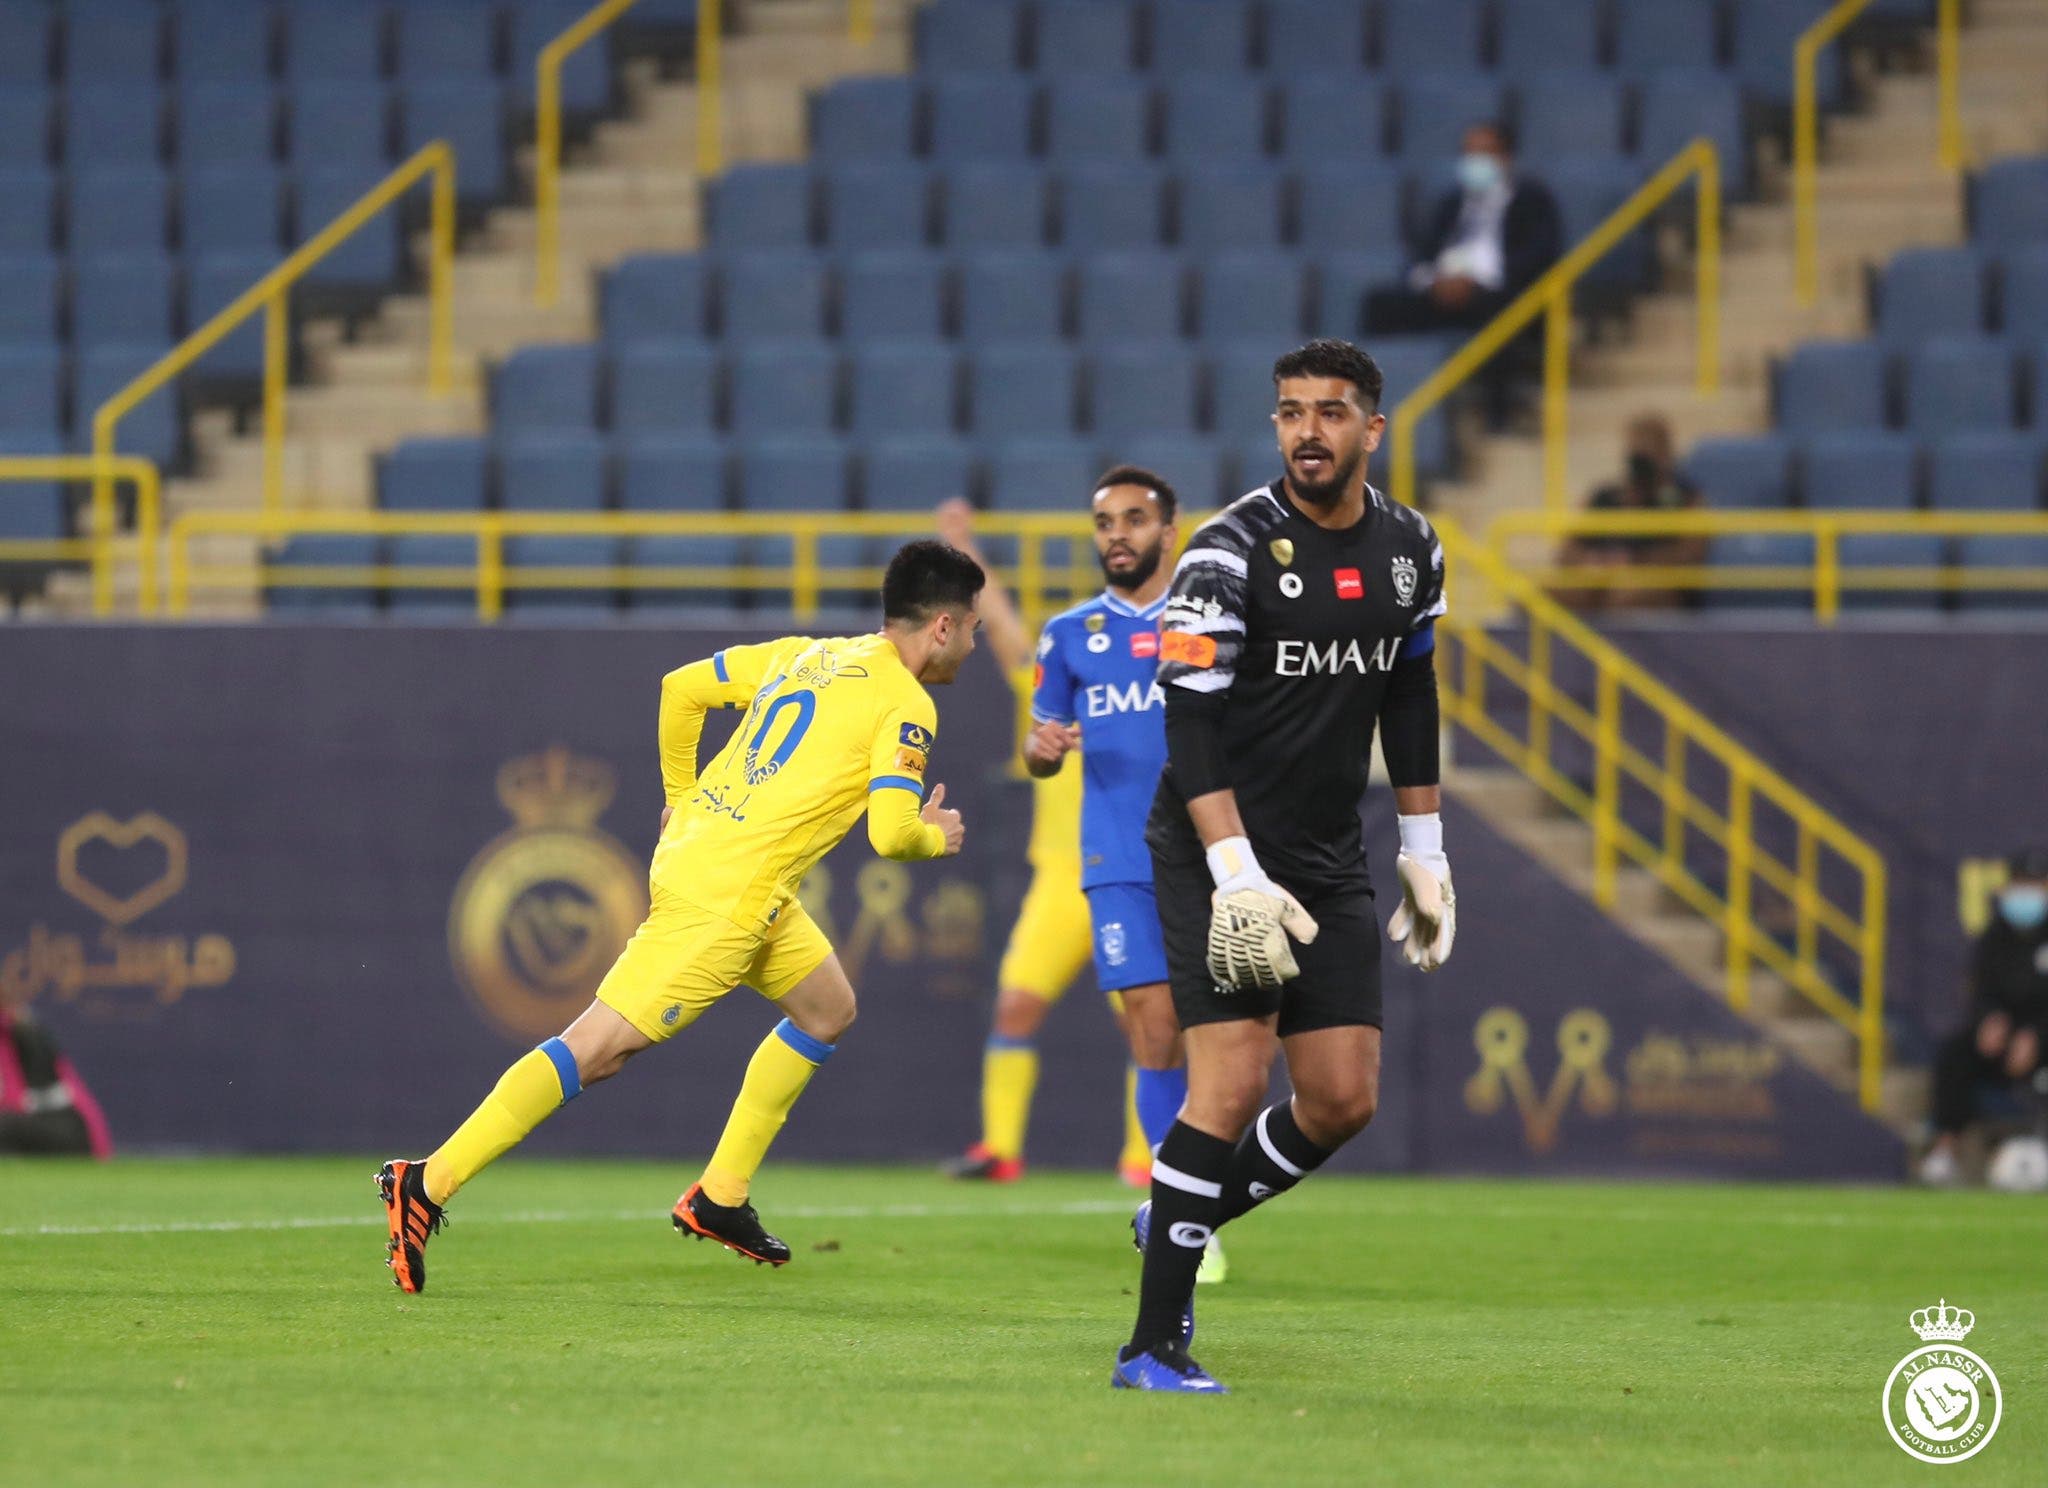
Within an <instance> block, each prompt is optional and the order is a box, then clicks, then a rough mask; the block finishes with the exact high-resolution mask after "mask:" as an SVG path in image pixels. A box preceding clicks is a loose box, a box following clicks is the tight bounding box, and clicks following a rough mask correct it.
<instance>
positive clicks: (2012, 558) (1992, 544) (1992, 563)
mask: <svg viewBox="0 0 2048 1488" xmlns="http://www.w3.org/2000/svg"><path fill="white" fill-rule="evenodd" d="M1956 559H1957V562H1958V563H1960V564H1961V566H1962V567H1963V568H1965V569H1986V568H2032V569H2048V538H2042V537H2026V536H2022V535H2018V534H2015V535H2012V536H1996V537H1982V536H1980V537H1964V538H1960V539H1958V540H1957V542H1956ZM1956 605H1957V607H1958V608H1959V609H1965V610H2036V611H2038V610H2040V609H2042V608H2044V607H2048V589H2041V588H2033V589H1992V588H1971V589H1964V590H1962V591H1961V592H1960V593H1959V594H1958V595H1957V597H1956Z"/></svg>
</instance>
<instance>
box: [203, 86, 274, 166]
mask: <svg viewBox="0 0 2048 1488" xmlns="http://www.w3.org/2000/svg"><path fill="white" fill-rule="evenodd" d="M276 154H277V93H276V90H275V89H273V88H272V87H271V86H270V84H269V83H268V82H267V81H264V80H261V79H258V80H255V81H251V82H204V83H190V84H186V85H184V86H182V87H180V89H179V90H178V165H179V167H180V168H181V169H184V170H206V169H210V168H212V167H215V166H268V165H269V164H270V162H271V160H272V159H273V158H275V156H276Z"/></svg>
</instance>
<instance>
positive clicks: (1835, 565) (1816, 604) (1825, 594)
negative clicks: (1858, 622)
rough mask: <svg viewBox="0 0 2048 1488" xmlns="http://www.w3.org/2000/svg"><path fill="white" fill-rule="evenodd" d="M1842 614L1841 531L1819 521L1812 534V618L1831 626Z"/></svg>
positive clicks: (1823, 520)
mask: <svg viewBox="0 0 2048 1488" xmlns="http://www.w3.org/2000/svg"><path fill="white" fill-rule="evenodd" d="M1841 613H1842V529H1841V526H1840V525H1839V524H1838V523H1835V522H1831V521H1829V520H1827V519H1826V518H1822V519H1821V521H1819V522H1818V523H1817V524H1815V527H1814V531H1813V616H1814V619H1816V620H1817V621H1819V622H1820V623H1821V624H1822V625H1833V624H1834V623H1835V621H1836V620H1837V619H1838V618H1840V616H1841Z"/></svg>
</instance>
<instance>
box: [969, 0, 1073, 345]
mask: <svg viewBox="0 0 2048 1488" xmlns="http://www.w3.org/2000/svg"><path fill="white" fill-rule="evenodd" d="M945 3H953V0H945ZM1066 302H1067V293H1066V270H1065V269H1064V267H1063V266H1062V265H1061V263H1060V261H1059V260H1058V259H1056V258H1054V257H1053V256H1052V255H1051V254H1049V253H983V254H977V255H974V256H973V257H970V258H968V259H966V260H965V261H964V262H963V263H962V264H961V267H960V334H961V335H962V336H964V337H965V338H966V339H967V340H968V342H969V343H970V344H980V343H983V342H991V341H1036V340H1057V339H1058V338H1059V337H1060V336H1062V335H1063V334H1065V330H1066V324H1065V323H1066Z"/></svg>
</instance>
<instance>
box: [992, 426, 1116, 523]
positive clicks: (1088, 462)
mask: <svg viewBox="0 0 2048 1488" xmlns="http://www.w3.org/2000/svg"><path fill="white" fill-rule="evenodd" d="M1101 473H1102V469H1101V460H1100V459H1099V458H1098V457H1097V454H1096V450H1095V448H1094V446H1093V444H1091V443H1090V442H1089V441H1088V440H1085V439H1077V438H1067V439H1062V438H1056V437H1049V436H1048V437H1042V438H1036V439H1005V440H1002V441H1000V442H998V443H997V444H996V445H994V446H993V447H992V448H991V449H990V451H989V455H988V504H989V506H990V508H991V509H993V510H995V511H1064V512H1072V511H1076V510H1078V509H1079V508H1080V506H1081V502H1082V501H1083V500H1084V499H1085V498H1086V496H1087V495H1088V491H1089V488H1090V486H1092V485H1093V484H1094V481H1095V477H1096V476H1097V475H1099V474H1101Z"/></svg>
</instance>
